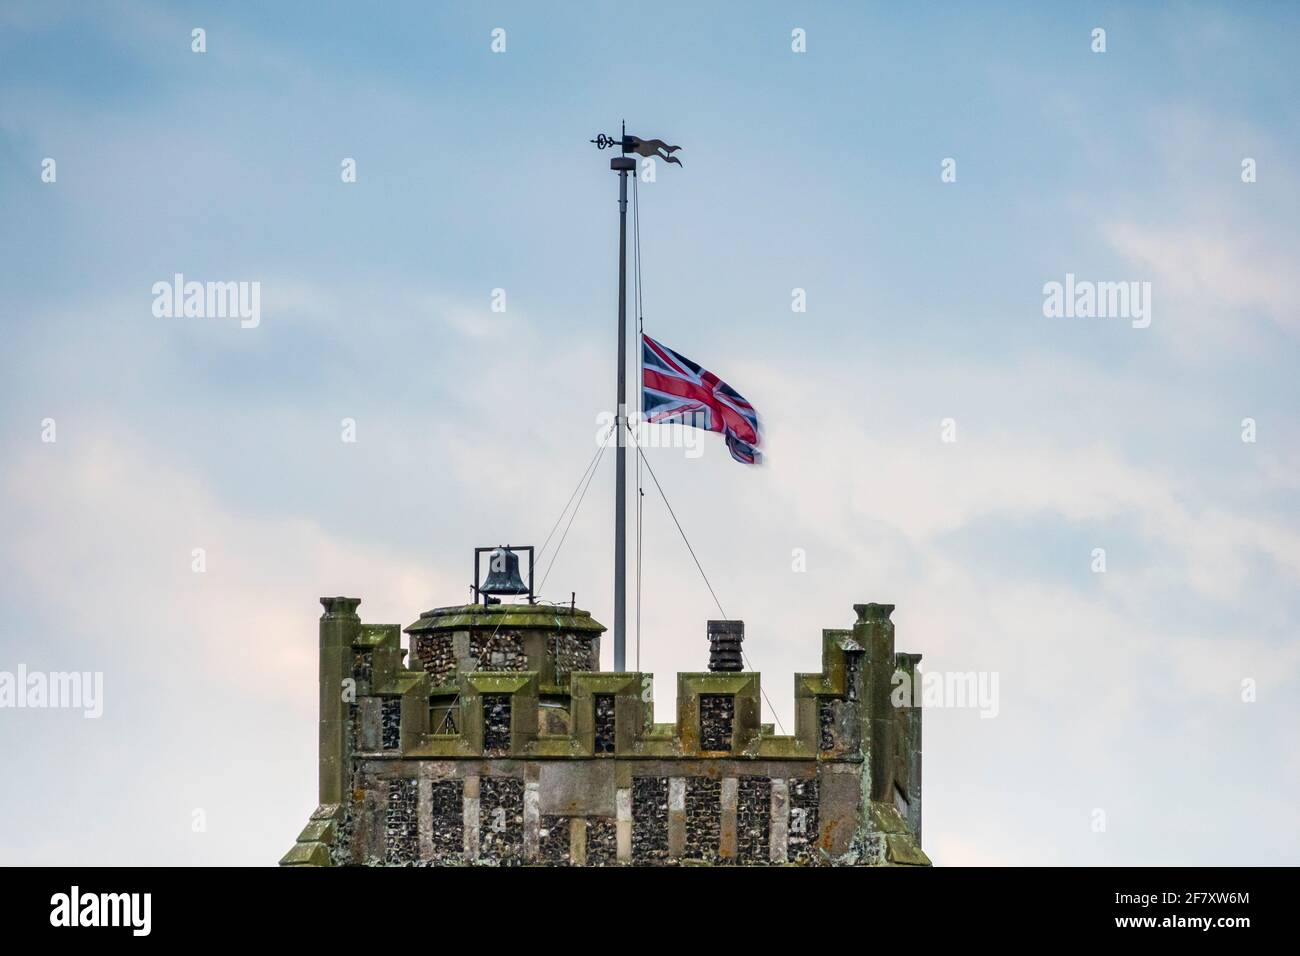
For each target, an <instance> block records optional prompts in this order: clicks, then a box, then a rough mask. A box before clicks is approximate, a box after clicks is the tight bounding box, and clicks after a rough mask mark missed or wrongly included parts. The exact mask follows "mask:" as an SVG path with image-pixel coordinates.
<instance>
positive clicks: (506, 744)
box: [483, 694, 511, 757]
mask: <svg viewBox="0 0 1300 956" xmlns="http://www.w3.org/2000/svg"><path fill="white" fill-rule="evenodd" d="M510 707H511V700H510V695H509V694H484V695H483V752H484V753H485V754H487V755H488V756H489V757H503V756H506V755H507V754H509V753H510Z"/></svg>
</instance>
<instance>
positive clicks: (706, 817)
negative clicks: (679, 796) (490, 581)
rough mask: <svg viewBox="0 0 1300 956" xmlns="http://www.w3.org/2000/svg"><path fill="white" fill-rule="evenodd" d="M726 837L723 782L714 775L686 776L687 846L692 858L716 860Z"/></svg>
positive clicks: (684, 854) (686, 853)
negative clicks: (723, 835) (723, 831)
mask: <svg viewBox="0 0 1300 956" xmlns="http://www.w3.org/2000/svg"><path fill="white" fill-rule="evenodd" d="M721 837H722V783H721V782H720V781H718V780H714V779H713V778H711V777H687V778H686V847H685V852H684V853H683V856H684V857H685V858H686V859H690V860H710V861H711V860H715V859H717V856H718V845H719V841H720V839H721Z"/></svg>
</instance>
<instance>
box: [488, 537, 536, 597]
mask: <svg viewBox="0 0 1300 956" xmlns="http://www.w3.org/2000/svg"><path fill="white" fill-rule="evenodd" d="M478 590H479V593H480V594H527V593H528V585H527V584H524V580H523V578H521V577H520V576H519V555H517V554H515V553H514V552H513V551H511V550H510V549H509V548H497V549H496V550H495V551H493V552H492V553H491V554H490V555H489V556H488V576H487V580H486V581H484V582H483V586H482V587H480V588H479V589H478Z"/></svg>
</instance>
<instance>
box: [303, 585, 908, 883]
mask: <svg viewBox="0 0 1300 956" xmlns="http://www.w3.org/2000/svg"><path fill="white" fill-rule="evenodd" d="M322 603H324V604H325V605H326V613H325V615H324V616H323V617H322V618H321V649H322V654H321V662H322V664H321V667H322V669H321V691H322V693H321V708H322V710H321V731H320V732H321V752H320V772H321V776H320V781H321V782H320V794H321V797H320V801H321V808H320V809H319V810H318V811H317V814H316V815H313V818H312V820H311V821H310V822H309V825H308V826H307V827H306V828H305V829H304V830H303V832H302V834H301V835H300V836H299V838H298V842H297V843H296V844H295V847H294V849H293V850H291V851H290V853H289V854H288V855H287V856H286V857H285V859H284V860H283V861H282V863H284V864H285V865H322V864H324V865H357V864H360V865H383V864H389V865H413V864H422V865H439V866H462V865H466V864H473V863H481V864H485V865H519V864H525V863H528V864H540V865H549V866H565V865H585V866H615V865H639V866H646V865H673V864H685V863H690V864H705V865H708V864H715V863H733V862H734V863H737V864H742V865H773V864H775V865H805V866H806V865H822V864H831V865H834V864H857V865H864V864H889V865H904V864H905V865H918V864H919V865H926V864H928V862H929V861H928V859H927V858H926V856H925V854H924V852H923V851H922V850H921V848H920V833H921V790H920V784H921V709H920V708H919V707H910V708H895V707H893V706H892V704H888V703H885V704H883V705H882V701H887V690H888V687H889V686H890V678H891V677H892V673H893V670H894V669H895V668H896V669H898V670H899V671H902V672H904V673H914V672H915V669H916V666H917V662H918V661H919V659H920V655H917V654H901V653H899V654H896V653H895V650H894V645H893V624H892V622H891V621H890V620H889V612H890V611H891V610H892V608H891V607H890V606H889V605H857V606H855V609H856V610H857V612H858V621H857V622H856V623H855V625H854V627H853V628H852V629H840V630H827V631H824V632H823V634H822V646H821V651H822V669H821V671H820V672H814V673H811V674H800V675H796V680H795V726H794V732H793V733H792V734H781V733H776V732H774V728H773V725H772V724H771V723H767V722H764V721H763V720H762V717H763V716H764V714H763V706H764V704H763V695H762V690H761V687H760V675H759V674H757V673H754V672H749V671H743V670H738V669H735V668H736V661H737V660H738V659H739V658H738V656H737V654H738V652H737V651H736V648H737V647H738V644H737V643H736V642H735V640H734V639H735V638H738V637H740V636H741V635H743V625H742V624H741V623H740V622H711V628H712V630H711V632H710V635H711V638H712V640H711V666H712V669H711V670H710V671H707V672H689V673H683V674H679V675H678V701H677V719H676V720H675V721H672V722H669V723H655V722H654V705H653V700H652V698H651V689H652V687H653V682H652V681H653V676H652V675H650V674H641V673H602V672H599V671H596V670H595V666H596V661H597V659H598V658H597V655H598V652H599V635H600V632H601V631H602V630H603V628H602V627H601V626H600V625H599V624H597V623H596V622H595V621H593V620H592V619H591V617H590V615H589V614H587V612H585V611H580V610H578V609H577V608H570V607H561V608H555V607H544V606H540V605H532V604H496V605H474V606H469V607H452V608H440V609H435V610H433V611H429V612H426V613H425V614H424V615H422V616H421V618H420V619H419V620H418V621H417V622H416V623H415V624H413V625H411V626H410V627H408V628H407V629H406V631H407V634H408V635H409V638H410V647H411V654H410V666H409V667H408V666H407V652H406V651H405V650H404V649H403V648H402V646H401V643H400V639H401V638H400V629H399V628H398V627H397V626H396V625H367V624H362V623H361V622H360V618H359V617H358V616H357V615H356V613H355V611H356V606H357V603H358V602H357V601H356V599H349V598H327V599H323V602H322ZM720 624H721V625H725V626H720ZM728 642H731V643H728ZM349 678H350V680H349ZM340 686H342V687H343V691H344V692H343V693H341V694H340V693H339V692H338V690H337V689H338V688H339V687H340ZM318 815H319V817H318Z"/></svg>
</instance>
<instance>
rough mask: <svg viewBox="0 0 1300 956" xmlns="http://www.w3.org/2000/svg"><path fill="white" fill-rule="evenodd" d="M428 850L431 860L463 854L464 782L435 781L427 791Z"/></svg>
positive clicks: (444, 860) (453, 858) (459, 857)
mask: <svg viewBox="0 0 1300 956" xmlns="http://www.w3.org/2000/svg"><path fill="white" fill-rule="evenodd" d="M429 850H430V856H431V857H432V859H433V860H434V861H435V862H440V863H453V862H455V863H458V862H460V861H461V860H463V859H464V857H465V784H464V781H461V780H435V781H433V784H432V786H431V787H430V790H429Z"/></svg>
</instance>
